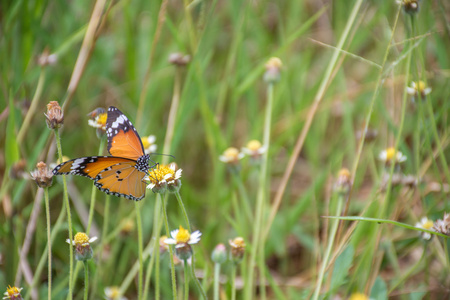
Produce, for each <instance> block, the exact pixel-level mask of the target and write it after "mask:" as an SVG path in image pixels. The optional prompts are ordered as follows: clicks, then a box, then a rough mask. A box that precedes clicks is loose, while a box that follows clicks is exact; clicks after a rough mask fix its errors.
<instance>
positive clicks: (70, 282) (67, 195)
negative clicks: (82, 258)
mask: <svg viewBox="0 0 450 300" xmlns="http://www.w3.org/2000/svg"><path fill="white" fill-rule="evenodd" d="M54 131H55V138H56V146H57V148H58V156H59V161H60V162H61V163H62V161H63V159H62V148H61V138H60V136H59V132H58V129H55V130H54ZM62 178H63V187H64V190H63V196H64V202H65V203H66V210H67V223H68V227H69V240H70V245H69V259H70V261H69V295H68V298H69V299H72V298H73V294H72V289H73V283H72V278H73V246H72V242H73V234H72V217H71V215H70V203H69V194H68V191H67V181H66V175H62Z"/></svg>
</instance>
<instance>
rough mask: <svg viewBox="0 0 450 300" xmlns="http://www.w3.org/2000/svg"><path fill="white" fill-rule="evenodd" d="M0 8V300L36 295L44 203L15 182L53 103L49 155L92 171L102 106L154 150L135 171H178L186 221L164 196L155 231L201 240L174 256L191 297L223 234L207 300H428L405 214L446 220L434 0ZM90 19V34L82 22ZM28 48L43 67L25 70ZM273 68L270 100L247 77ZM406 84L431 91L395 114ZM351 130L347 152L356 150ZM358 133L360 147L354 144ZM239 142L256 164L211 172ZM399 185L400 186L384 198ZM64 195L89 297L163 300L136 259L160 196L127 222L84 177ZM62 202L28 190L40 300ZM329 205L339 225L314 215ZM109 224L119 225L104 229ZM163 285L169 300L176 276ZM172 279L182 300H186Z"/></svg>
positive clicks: (428, 274) (44, 154)
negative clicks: (108, 293) (82, 252)
mask: <svg viewBox="0 0 450 300" xmlns="http://www.w3.org/2000/svg"><path fill="white" fill-rule="evenodd" d="M0 3H1V7H2V9H1V11H0V76H1V79H0V91H1V93H0V127H1V130H0V145H1V148H0V149H1V152H0V154H1V155H0V181H1V187H0V202H1V203H0V204H1V207H2V209H1V210H0V222H1V224H2V226H0V254H1V256H0V262H1V264H0V291H1V290H2V289H3V290H4V291H6V288H7V286H8V285H11V286H13V285H15V286H17V287H23V290H22V295H23V296H24V298H26V299H29V298H32V297H33V298H35V297H37V298H39V299H45V298H47V293H48V270H47V262H46V258H47V253H48V250H47V248H46V246H47V242H48V238H47V230H46V228H47V225H46V224H47V219H46V214H45V206H44V193H43V191H39V189H38V188H37V187H36V184H35V183H34V181H32V180H31V179H30V178H29V175H28V174H29V172H30V171H32V170H34V169H35V166H36V164H37V163H38V162H39V161H45V162H46V163H47V164H48V165H50V164H53V163H56V161H57V155H58V153H57V149H56V142H55V135H54V134H53V132H51V130H49V129H47V126H46V122H45V116H44V113H45V112H46V104H47V103H48V102H49V101H55V100H56V101H58V102H59V103H60V104H61V105H62V106H63V107H64V126H63V127H62V129H60V131H59V133H60V137H61V146H62V152H63V155H65V156H67V157H69V158H77V157H83V156H93V155H97V154H98V152H99V148H100V140H99V139H98V138H97V136H96V132H95V129H93V128H92V127H89V126H88V123H87V121H88V117H87V116H86V115H87V113H89V112H90V111H92V110H93V109H95V108H96V107H105V108H106V107H108V106H110V105H114V106H116V107H118V108H119V109H120V110H122V111H123V112H124V113H125V114H126V115H127V116H128V118H129V119H130V120H131V121H132V122H133V123H134V125H135V127H136V129H137V130H138V132H139V133H140V135H141V136H147V135H150V134H152V135H155V136H156V138H157V140H156V143H157V145H158V150H157V151H156V152H158V153H163V154H170V155H173V156H174V158H172V157H169V156H160V155H153V156H152V159H153V160H155V161H157V162H160V163H167V162H171V161H175V162H176V163H177V164H178V166H179V167H180V168H182V169H183V175H182V177H181V182H182V187H181V189H180V196H181V197H180V199H182V202H183V203H184V206H185V208H186V212H187V215H188V217H189V220H188V221H186V218H185V215H184V213H183V209H182V208H181V206H180V205H179V201H177V197H175V194H168V195H167V201H166V202H167V217H168V226H169V227H170V230H173V229H176V228H178V227H179V225H182V226H184V227H185V228H187V227H186V226H188V224H187V223H190V226H191V229H192V231H195V230H200V231H201V232H202V239H201V241H200V243H199V244H197V245H193V249H194V253H195V261H194V269H195V271H196V274H197V276H198V277H199V281H200V284H201V285H202V287H203V289H204V290H205V291H206V294H207V295H208V296H209V298H211V299H213V294H214V293H213V287H214V282H213V278H214V276H213V274H214V262H213V261H212V260H211V252H212V251H213V249H214V248H215V246H216V245H217V244H219V243H224V244H226V245H227V247H228V249H229V246H228V241H229V240H230V239H233V238H235V237H237V236H242V237H243V238H244V239H245V242H246V245H247V247H246V252H245V256H244V258H243V260H242V262H241V263H239V264H237V265H235V264H233V263H232V262H231V261H227V262H226V263H224V264H223V265H222V266H221V268H220V272H221V275H222V278H221V283H220V296H221V299H232V295H233V293H232V288H233V287H236V299H246V300H247V299H251V298H253V299H310V298H314V297H315V298H316V299H333V298H334V297H335V296H339V297H341V298H342V299H347V298H349V297H350V295H351V294H352V293H354V292H361V293H364V294H366V295H368V296H369V295H370V296H371V298H374V299H387V298H388V297H389V298H393V299H421V298H422V297H425V299H443V298H442V297H444V298H445V297H448V293H449V292H448V290H447V289H446V288H445V287H446V286H448V285H449V284H450V282H449V278H450V276H449V270H450V269H449V264H450V263H449V257H450V253H449V251H448V246H447V243H448V240H447V239H446V238H445V237H444V236H443V235H436V236H434V237H433V239H432V240H431V241H430V242H424V241H423V239H421V238H420V236H419V232H418V231H417V230H414V228H412V227H413V226H414V225H415V223H416V222H418V221H419V220H420V219H421V218H422V217H423V216H427V217H428V218H429V219H431V220H433V221H436V220H438V219H442V218H443V217H444V212H450V202H449V193H450V192H449V184H450V166H449V164H448V163H449V161H450V150H449V143H450V136H449V133H450V114H449V112H450V102H449V101H448V95H450V84H449V83H450V72H449V70H450V56H449V55H448V53H449V51H448V49H449V47H450V39H449V38H450V19H449V16H448V14H447V13H446V12H447V11H449V10H450V6H449V4H448V3H447V1H443V0H437V1H421V2H420V11H419V13H418V14H415V15H413V16H412V15H409V14H406V13H404V11H403V10H402V9H399V6H398V5H397V4H396V3H395V1H359V0H354V1H350V2H348V1H333V2H326V3H325V4H324V3H323V2H317V1H304V0H303V1H302V0H300V1H193V2H189V1H178V2H174V1H141V0H136V1H124V0H119V1H101V0H98V1H97V2H92V1H71V2H66V1H44V0H36V1H24V0H18V1H2V2H0ZM94 9H96V10H97V11H99V12H102V13H103V14H102V15H101V18H100V19H98V18H96V17H93V18H91V16H92V13H93V11H94ZM46 48H48V50H49V53H54V54H56V55H57V58H58V60H57V62H56V63H55V64H53V65H48V66H44V67H41V66H40V65H39V63H38V58H39V56H40V55H41V54H42V53H43V52H44V50H45V49H46ZM174 52H181V53H184V54H189V55H190V56H191V61H190V63H189V64H188V65H186V66H184V67H183V66H181V67H176V66H174V65H172V64H170V63H169V62H168V57H169V55H170V54H171V53H174ZM274 56H275V57H279V58H280V59H281V61H282V62H283V66H282V68H281V74H280V80H279V81H278V82H276V83H274V84H273V86H271V85H270V84H268V83H267V82H265V81H264V73H265V72H266V69H265V64H266V63H267V61H268V60H269V58H271V57H274ZM419 80H422V81H424V82H426V83H427V85H428V86H429V87H431V88H432V92H431V93H430V94H429V95H427V96H426V99H419V98H422V97H419V98H418V97H416V99H414V100H413V99H412V97H411V96H410V95H408V94H407V93H406V87H407V86H410V84H411V81H416V82H417V81H419ZM272 87H273V89H272ZM177 99H179V106H178V108H177V109H174V110H173V113H174V116H175V117H174V118H173V119H170V121H169V112H170V111H171V107H173V106H172V104H173V103H174V101H176V100H177ZM269 99H272V100H273V103H272V105H271V106H269V107H268V103H269ZM172 109H173V108H172ZM269 117H270V118H269ZM268 120H270V121H268ZM364 129H368V131H367V132H368V134H367V135H366V139H365V142H364V143H360V140H359V139H358V138H357V137H356V133H357V132H358V131H361V130H364ZM372 131H376V132H377V134H376V137H374V138H370V139H369V137H370V136H369V133H370V132H372ZM167 136H168V138H167V140H166V143H165V139H166V137H167ZM253 139H257V140H259V141H261V142H263V141H264V140H266V141H269V143H268V152H267V154H266V155H267V156H266V157H265V156H263V157H262V158H261V160H260V162H259V163H254V162H252V160H251V159H250V158H249V157H248V156H247V157H245V158H243V159H242V160H240V161H239V167H238V168H236V167H230V166H229V165H227V164H225V163H223V162H221V161H220V160H219V156H220V155H222V153H223V152H224V150H226V149H227V148H228V147H232V146H233V147H236V148H238V149H241V148H242V147H244V146H245V145H246V144H247V142H248V141H250V140H253ZM388 147H395V148H397V149H398V150H399V151H401V152H402V153H403V154H404V155H406V156H407V160H406V161H405V162H403V163H401V165H400V167H401V168H398V167H397V166H394V165H387V166H385V165H384V163H383V162H381V161H380V160H379V159H378V155H379V153H380V152H381V151H382V150H384V149H386V148H388ZM103 154H104V155H106V154H107V153H106V150H104V151H103ZM20 161H22V163H20ZM21 164H22V167H20V165H21ZM341 168H348V169H349V170H350V172H351V177H352V178H351V179H352V180H353V187H352V189H351V192H350V195H349V200H348V201H347V200H346V196H347V194H345V193H344V194H338V193H337V192H336V191H335V189H334V186H335V182H336V180H337V173H338V171H339V170H340V169H341ZM402 174H403V175H405V176H406V175H411V176H413V178H415V179H418V183H417V184H416V185H414V186H409V185H407V184H405V182H404V181H403V182H400V184H399V183H398V182H397V181H396V176H397V178H398V176H399V175H402ZM67 186H68V188H67V191H68V194H69V198H70V211H71V215H72V229H73V234H75V233H77V232H85V231H89V235H90V236H94V235H96V236H98V237H99V240H98V241H97V242H95V243H93V244H92V247H93V251H94V259H93V260H90V261H89V262H88V263H87V264H86V266H87V268H88V270H89V285H88V287H89V290H88V291H87V292H88V295H89V299H101V298H104V296H105V295H104V289H105V288H106V287H110V286H118V287H120V289H121V291H122V292H123V293H124V295H125V296H126V297H127V298H128V299H137V297H138V294H139V295H146V296H148V299H156V298H159V299H171V298H173V296H174V295H173V290H174V287H173V286H172V279H171V270H170V259H169V255H168V253H164V254H161V257H160V258H159V257H157V256H156V255H152V253H154V252H155V251H154V249H158V245H155V244H154V243H153V241H158V240H159V232H161V234H163V233H165V232H166V228H165V224H164V223H163V217H164V216H163V210H162V207H161V206H162V204H163V203H164V201H162V200H163V199H164V197H165V196H162V197H159V196H157V195H156V194H154V193H152V192H151V191H150V190H148V192H147V195H146V197H145V198H144V199H143V200H142V202H141V203H139V206H138V207H135V206H134V204H133V203H132V201H130V200H126V199H124V198H117V197H109V198H108V197H107V196H106V195H105V194H104V193H102V192H100V191H96V193H95V194H92V186H93V183H92V181H89V180H88V179H86V178H82V177H77V176H72V177H67ZM63 191H64V185H63V182H62V178H61V177H60V176H58V177H56V178H54V180H53V185H52V186H51V187H50V188H49V189H48V195H49V204H50V207H49V208H50V209H49V211H50V223H51V241H52V244H51V251H52V286H51V289H52V298H53V299H65V298H66V297H67V295H68V293H69V274H70V267H69V266H70V264H69V262H70V259H69V246H68V245H67V244H66V242H65V240H66V239H67V238H68V236H69V233H68V222H67V217H66V206H65V204H64V201H65V200H64V197H63V195H64V192H63ZM91 198H92V199H91ZM180 199H178V200H180ZM92 200H95V201H92ZM92 203H94V205H91V204H92ZM339 207H343V209H342V211H343V214H344V216H343V217H342V218H341V221H338V219H336V218H323V216H336V212H337V211H339V209H338V208H339ZM137 209H139V212H140V217H141V218H140V219H141V221H142V222H141V223H142V248H143V249H142V250H143V252H142V259H143V262H144V264H143V269H141V270H140V272H139V260H140V257H139V253H140V251H139V236H140V234H138V227H137V226H136V220H139V219H137V216H136V212H137ZM155 209H156V211H155ZM90 210H91V212H92V223H91V225H90V226H89V229H88V222H89V215H90V213H89V212H90ZM249 212H250V213H249ZM33 213H34V215H33ZM355 220H357V222H354V221H355ZM105 221H106V222H105ZM126 223H128V225H129V224H132V225H131V228H130V227H127V228H128V229H127V230H124V229H123V227H124V224H126ZM377 223H379V224H377ZM128 225H127V226H128ZM411 226H412V227H411ZM24 245H25V250H26V251H25V252H24V255H25V256H24V260H22V263H25V268H24V271H23V272H22V271H21V272H20V274H21V275H20V276H18V275H17V273H18V268H19V261H20V252H21V251H22V250H21V249H23V247H24ZM158 266H159V267H158ZM253 267H254V269H253ZM74 269H75V270H77V271H76V272H74V273H73V278H74V284H73V298H74V299H82V298H83V297H84V294H85V290H84V286H85V284H84V278H85V276H84V268H83V265H82V264H81V263H77V262H76V261H75V262H74ZM140 273H141V274H142V277H143V278H142V277H140V276H139V275H138V274H140ZM36 274H37V276H36ZM234 274H235V275H236V280H235V282H231V281H232V278H234ZM174 275H176V285H177V286H175V289H176V291H177V294H178V298H179V299H180V298H183V297H184V291H185V281H184V272H183V267H182V266H179V267H177V268H176V269H175V272H174ZM189 277H190V280H189V295H190V297H191V299H197V298H200V297H201V296H200V292H199V287H198V285H197V284H196V281H195V280H194V278H193V276H192V274H190V276H189ZM319 278H322V280H320V279H319ZM32 282H33V283H32ZM140 282H142V284H143V285H144V286H141V285H142V284H140ZM263 282H265V285H264V284H262V283H263ZM32 286H35V290H34V291H33V289H32ZM155 291H156V292H155ZM33 293H34V294H33Z"/></svg>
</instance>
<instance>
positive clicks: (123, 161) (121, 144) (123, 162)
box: [53, 106, 150, 201]
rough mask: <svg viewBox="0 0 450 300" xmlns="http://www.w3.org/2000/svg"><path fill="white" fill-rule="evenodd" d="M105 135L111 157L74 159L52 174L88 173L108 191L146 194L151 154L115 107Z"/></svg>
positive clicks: (110, 110)
mask: <svg viewBox="0 0 450 300" xmlns="http://www.w3.org/2000/svg"><path fill="white" fill-rule="evenodd" d="M106 136H107V140H108V152H109V153H110V154H111V156H88V157H80V158H76V159H72V160H70V161H67V162H64V163H62V164H60V165H58V166H56V167H55V169H54V170H53V174H54V175H62V174H65V175H67V174H71V175H79V176H85V177H88V178H90V179H91V180H94V185H95V186H96V187H97V188H98V189H99V190H101V191H103V192H105V193H107V194H111V195H114V196H118V197H124V198H127V199H131V200H136V201H137V200H141V199H142V198H144V196H145V189H146V183H145V182H144V181H143V179H144V177H145V176H146V175H147V172H148V170H149V169H150V167H149V160H150V156H149V155H148V154H145V152H144V147H143V146H142V142H141V139H140V137H139V134H138V133H137V131H136V129H135V128H134V126H133V124H132V123H131V122H130V121H129V120H128V118H127V117H126V116H125V115H124V114H123V113H122V112H121V111H120V110H118V109H117V108H115V107H113V106H111V107H109V108H108V118H107V121H106Z"/></svg>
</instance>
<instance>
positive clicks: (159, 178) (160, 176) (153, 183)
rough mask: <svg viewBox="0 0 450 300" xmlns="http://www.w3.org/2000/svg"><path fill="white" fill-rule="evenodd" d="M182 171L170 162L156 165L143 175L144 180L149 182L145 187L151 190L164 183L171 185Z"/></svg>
mask: <svg viewBox="0 0 450 300" xmlns="http://www.w3.org/2000/svg"><path fill="white" fill-rule="evenodd" d="M182 171H183V170H182V169H177V165H176V164H175V163H171V164H170V165H158V167H157V168H155V169H153V170H152V171H150V175H148V176H146V177H144V181H148V182H150V183H149V184H148V185H147V188H148V189H151V190H153V188H155V187H158V186H162V185H166V184H167V185H171V184H172V185H173V184H176V181H177V180H178V179H180V178H181V172H182Z"/></svg>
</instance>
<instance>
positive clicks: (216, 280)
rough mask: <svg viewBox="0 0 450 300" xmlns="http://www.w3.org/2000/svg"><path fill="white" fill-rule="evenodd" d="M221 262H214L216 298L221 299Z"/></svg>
mask: <svg viewBox="0 0 450 300" xmlns="http://www.w3.org/2000/svg"><path fill="white" fill-rule="evenodd" d="M219 276H220V264H219V263H215V264H214V300H219V281H220V279H219Z"/></svg>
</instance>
